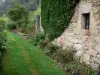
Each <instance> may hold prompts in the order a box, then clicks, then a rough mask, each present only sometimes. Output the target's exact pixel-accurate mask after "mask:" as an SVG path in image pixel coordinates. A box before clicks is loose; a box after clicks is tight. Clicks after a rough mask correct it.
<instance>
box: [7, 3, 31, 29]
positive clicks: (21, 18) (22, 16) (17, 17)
mask: <svg viewBox="0 0 100 75" xmlns="http://www.w3.org/2000/svg"><path fill="white" fill-rule="evenodd" d="M28 15H29V14H28V10H27V9H26V8H25V7H24V6H23V5H21V4H19V3H16V4H15V6H14V7H13V8H10V9H9V11H8V16H9V18H10V20H11V21H13V22H12V23H13V24H11V26H12V25H14V26H13V27H12V28H21V27H26V28H27V24H28ZM9 26H10V25H9ZM11 26H10V27H11ZM10 27H9V28H10Z"/></svg>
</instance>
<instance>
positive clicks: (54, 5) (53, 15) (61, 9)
mask: <svg viewBox="0 0 100 75" xmlns="http://www.w3.org/2000/svg"><path fill="white" fill-rule="evenodd" d="M79 1H80V0H42V1H41V10H42V11H41V18H42V26H43V28H44V32H45V33H46V35H48V37H49V39H51V40H53V39H54V38H57V37H59V36H60V35H61V33H62V32H64V29H65V28H67V27H68V26H69V23H70V20H71V18H72V16H73V13H74V9H75V7H76V5H77V4H78V3H79Z"/></svg>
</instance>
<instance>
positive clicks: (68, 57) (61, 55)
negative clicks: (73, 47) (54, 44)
mask: <svg viewBox="0 0 100 75" xmlns="http://www.w3.org/2000/svg"><path fill="white" fill-rule="evenodd" d="M54 59H55V60H56V61H57V62H59V63H62V64H63V65H65V64H66V63H68V62H72V61H74V60H73V54H72V52H71V51H70V50H62V48H60V49H59V50H58V51H57V52H56V53H55V55H54Z"/></svg>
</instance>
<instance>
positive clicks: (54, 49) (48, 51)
mask: <svg viewBox="0 0 100 75" xmlns="http://www.w3.org/2000/svg"><path fill="white" fill-rule="evenodd" d="M58 50H59V46H57V45H54V44H52V43H49V44H48V45H47V46H46V47H45V48H44V53H45V54H46V55H48V56H50V57H53V55H54V54H55V53H56V52H57V51H58Z"/></svg>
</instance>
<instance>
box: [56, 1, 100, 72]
mask: <svg viewBox="0 0 100 75" xmlns="http://www.w3.org/2000/svg"><path fill="white" fill-rule="evenodd" d="M55 41H56V43H57V44H58V45H60V46H62V47H63V48H68V47H69V48H70V49H71V50H73V51H74V52H75V53H74V54H75V58H78V59H80V62H85V63H86V64H89V65H91V66H92V67H93V68H94V69H95V70H97V69H98V66H99V65H100V0H81V1H80V3H79V5H77V7H76V10H75V13H74V15H73V17H72V19H71V22H70V26H69V28H67V29H65V32H64V33H63V34H62V35H61V36H60V37H59V38H57V39H56V40H55Z"/></svg>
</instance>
